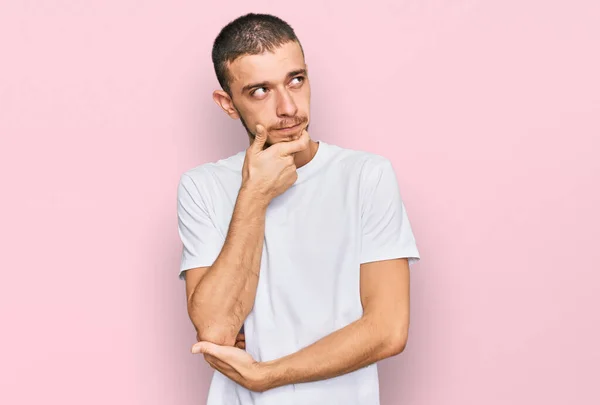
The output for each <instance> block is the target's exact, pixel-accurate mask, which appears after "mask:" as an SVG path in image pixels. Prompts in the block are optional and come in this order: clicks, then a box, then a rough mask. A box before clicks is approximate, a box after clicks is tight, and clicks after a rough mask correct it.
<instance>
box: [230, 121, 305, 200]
mask: <svg viewBox="0 0 600 405" xmlns="http://www.w3.org/2000/svg"><path fill="white" fill-rule="evenodd" d="M266 141H267V131H266V130H265V128H264V127H263V126H262V125H260V124H259V125H257V126H256V136H255V138H254V141H253V142H252V144H251V145H250V147H248V149H247V150H246V158H245V159H244V166H243V168H242V187H244V188H247V189H252V190H253V191H256V192H257V195H259V196H261V197H262V196H264V198H265V200H266V201H265V202H266V203H269V202H270V201H271V200H272V199H273V198H275V197H277V196H278V195H280V194H282V193H283V192H284V191H286V190H287V189H288V188H290V187H291V186H292V184H294V182H295V181H296V179H297V178H298V174H297V173H296V165H295V163H294V154H295V153H297V152H300V151H302V150H305V149H307V148H308V146H309V144H310V137H309V135H308V132H307V131H306V129H304V130H302V133H301V135H300V137H299V138H298V139H295V140H293V141H289V142H279V143H276V144H274V145H271V146H269V147H268V148H266V149H264V150H263V147H264V145H265V142H266Z"/></svg>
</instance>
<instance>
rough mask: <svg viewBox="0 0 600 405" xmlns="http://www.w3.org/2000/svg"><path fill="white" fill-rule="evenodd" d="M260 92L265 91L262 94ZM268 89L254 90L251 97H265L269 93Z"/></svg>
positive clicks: (259, 88)
mask: <svg viewBox="0 0 600 405" xmlns="http://www.w3.org/2000/svg"><path fill="white" fill-rule="evenodd" d="M260 90H265V91H263V92H262V93H261V92H260ZM266 90H267V89H266V87H258V88H256V89H255V90H252V92H251V93H250V95H251V96H253V97H254V96H264V95H265V94H266V93H267V92H266Z"/></svg>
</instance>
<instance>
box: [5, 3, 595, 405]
mask: <svg viewBox="0 0 600 405" xmlns="http://www.w3.org/2000/svg"><path fill="white" fill-rule="evenodd" d="M248 4H249V2H246V1H239V0H238V1H230V2H210V3H208V2H206V3H203V2H199V1H181V0H178V1H168V2H167V1H162V2H160V1H136V0H120V1H116V0H113V1H92V0H86V1H81V2H76V1H67V0H62V1H33V0H30V1H12V2H8V1H1V2H0V58H1V63H0V71H1V75H0V134H1V141H0V142H1V143H0V153H1V158H0V176H1V177H0V180H1V186H2V199H1V209H0V220H1V222H0V224H1V225H0V237H1V241H0V242H1V245H0V246H1V250H2V252H1V255H0V268H1V270H2V273H1V274H2V276H1V277H2V279H1V283H0V307H1V313H0V321H1V327H2V338H1V342H2V345H1V347H0V350H1V351H2V355H1V360H0V374H1V375H0V403H2V404H39V403H53V404H54V403H57V404H58V403H60V404H62V405H76V404H77V405H80V404H86V405H96V404H98V405H100V404H102V405H104V404H107V403H111V404H132V405H133V404H136V405H137V404H140V405H141V404H144V405H159V404H161V405H162V404H178V405H179V404H181V405H185V404H189V405H192V404H202V403H204V399H205V396H206V392H207V388H208V385H209V380H210V374H211V372H212V370H211V369H210V368H209V367H208V366H207V365H206V364H205V363H204V361H203V359H202V358H201V357H199V356H194V355H192V354H190V347H191V345H192V343H193V342H194V341H195V340H194V338H195V335H194V333H193V328H192V325H191V323H190V321H189V319H188V317H187V314H186V307H185V294H184V283H183V282H182V281H181V280H179V279H178V278H177V272H178V265H179V257H180V249H181V245H180V241H179V238H178V235H177V219H176V186H177V182H178V179H179V176H180V174H181V173H182V172H183V171H185V170H187V169H189V168H191V167H193V166H196V165H198V164H200V163H204V162H207V161H211V160H216V159H218V158H221V157H225V156H228V155H230V154H233V153H235V152H237V151H239V150H242V148H245V147H246V146H247V138H246V136H245V133H244V132H243V129H242V126H241V124H240V123H239V122H238V121H232V120H230V119H229V118H227V117H226V116H225V114H224V113H222V112H221V111H220V110H219V109H218V108H217V106H216V105H215V104H214V103H213V101H212V99H211V92H212V90H213V89H215V88H216V86H217V81H216V78H215V76H214V72H213V67H212V64H211V60H210V50H211V45H212V41H213V39H214V37H215V36H216V34H217V33H218V31H219V29H220V28H221V27H222V26H223V25H224V24H226V23H227V22H228V21H230V20H231V19H233V18H235V17H237V16H239V15H241V14H244V13H246V12H249V11H254V12H269V13H273V14H275V15H278V16H280V17H282V18H284V19H286V20H287V21H288V22H290V24H292V26H293V27H294V28H295V30H296V32H297V34H298V35H299V37H300V39H301V41H302V43H303V46H304V49H305V51H306V60H307V63H308V65H309V68H310V75H311V76H310V77H311V82H312V94H313V98H312V109H311V111H312V125H311V128H312V131H311V136H312V137H313V138H314V139H322V140H324V141H326V142H329V143H333V144H338V145H340V146H343V147H349V148H354V149H363V150H368V151H372V152H375V153H380V154H383V155H384V156H386V157H388V158H390V159H391V160H392V161H393V163H394V166H395V168H396V170H397V174H398V180H399V183H400V188H401V193H402V195H403V197H404V201H405V204H406V207H407V210H408V212H409V216H410V219H411V222H412V225H413V230H414V232H415V235H416V238H417V242H418V246H419V249H420V251H421V255H422V260H421V262H420V263H419V264H417V265H416V266H415V267H414V268H413V273H412V274H413V277H412V292H411V298H412V307H411V332H410V338H409V343H408V347H407V349H406V350H405V352H404V353H402V354H401V355H400V356H397V357H395V358H393V359H388V360H385V361H383V362H382V363H381V366H380V371H381V397H382V404H383V405H392V404H394V405H395V404H402V405H430V404H445V405H454V404H456V405H465V404H477V405H480V404H486V405H505V404H519V405H520V404H545V405H563V404H578V405H579V404H590V405H592V404H598V403H600V395H599V391H598V381H599V378H600V370H599V365H598V364H600V349H599V347H598V342H600V315H599V314H600V298H599V294H600V289H599V285H600V265H599V262H600V248H599V247H598V242H599V241H600V231H599V229H600V220H599V218H600V215H599V214H598V207H599V206H600V190H599V188H600V187H599V185H600V160H599V159H598V154H599V151H600V73H599V72H600V28H599V27H600V25H599V24H598V22H599V21H600V6H598V2H597V1H592V0H589V1H571V2H565V1H541V0H537V1H533V0H528V1H502V2H500V1H494V2H490V1H478V0H468V1H467V0H464V1H458V0H457V1H440V0H438V1H433V0H427V1H416V0H414V1H391V0H390V1H381V0H378V1H370V2H368V6H366V5H358V4H357V5H352V4H351V3H350V2H345V1H341V0H338V1H318V2H304V3H303V2H300V3H294V2H275V1H253V2H252V4H253V6H252V7H249V6H248Z"/></svg>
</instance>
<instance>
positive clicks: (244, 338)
mask: <svg viewBox="0 0 600 405" xmlns="http://www.w3.org/2000/svg"><path fill="white" fill-rule="evenodd" d="M236 340H246V336H245V335H244V334H243V333H238V335H237V337H236Z"/></svg>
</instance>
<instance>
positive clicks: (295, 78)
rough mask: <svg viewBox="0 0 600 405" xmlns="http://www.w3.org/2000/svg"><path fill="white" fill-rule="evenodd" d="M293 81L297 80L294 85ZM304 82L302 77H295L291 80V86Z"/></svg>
mask: <svg viewBox="0 0 600 405" xmlns="http://www.w3.org/2000/svg"><path fill="white" fill-rule="evenodd" d="M294 80H298V81H297V82H296V83H294ZM303 81H304V77H303V76H296V77H294V78H293V79H292V84H300V83H302V82H303Z"/></svg>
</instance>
